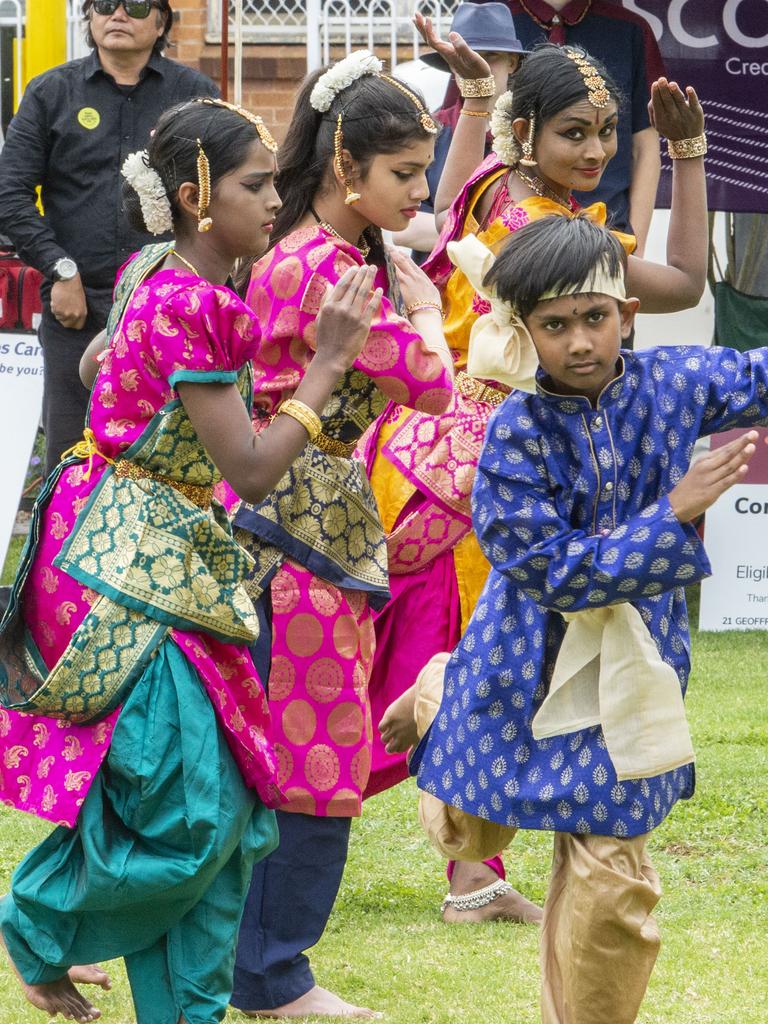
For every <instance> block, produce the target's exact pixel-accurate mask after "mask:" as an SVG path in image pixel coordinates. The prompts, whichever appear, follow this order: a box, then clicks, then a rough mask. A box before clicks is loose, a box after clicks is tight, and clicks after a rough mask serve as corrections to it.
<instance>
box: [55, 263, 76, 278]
mask: <svg viewBox="0 0 768 1024" xmlns="http://www.w3.org/2000/svg"><path fill="white" fill-rule="evenodd" d="M53 269H54V271H55V273H56V277H57V278H58V279H59V280H60V281H71V280H72V278H73V277H75V276H76V275H77V264H76V263H75V261H74V260H70V259H67V258H64V259H62V260H59V261H58V263H57V264H56V266H55V267H54V268H53Z"/></svg>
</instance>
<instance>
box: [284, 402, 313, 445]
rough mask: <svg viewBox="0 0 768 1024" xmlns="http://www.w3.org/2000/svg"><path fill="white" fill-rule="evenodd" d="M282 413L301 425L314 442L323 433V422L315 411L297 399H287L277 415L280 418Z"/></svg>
mask: <svg viewBox="0 0 768 1024" xmlns="http://www.w3.org/2000/svg"><path fill="white" fill-rule="evenodd" d="M280 413H285V415H286V416H290V417H291V418H292V419H294V420H296V421H297V422H298V423H300V424H301V425H302V427H304V429H305V430H306V432H307V433H308V434H309V440H310V441H314V440H315V438H316V437H319V436H320V434H321V433H322V432H323V424H322V421H321V420H320V417H319V416H318V415H317V413H316V412H315V410H314V409H310V407H309V406H308V405H305V404H304V402H300V401H299V400H298V399H297V398H287V399H286V400H285V401H284V402H282V403H281V404H280V407H279V408H278V410H277V412H276V413H275V415H276V416H279V415H280Z"/></svg>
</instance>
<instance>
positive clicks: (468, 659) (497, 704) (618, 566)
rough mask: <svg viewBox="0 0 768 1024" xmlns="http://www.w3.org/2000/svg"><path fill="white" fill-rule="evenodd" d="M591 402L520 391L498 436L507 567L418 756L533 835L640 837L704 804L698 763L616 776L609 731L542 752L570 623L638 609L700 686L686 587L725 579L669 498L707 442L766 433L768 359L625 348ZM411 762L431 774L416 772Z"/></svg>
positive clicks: (488, 491) (446, 797)
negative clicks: (687, 806)
mask: <svg viewBox="0 0 768 1024" xmlns="http://www.w3.org/2000/svg"><path fill="white" fill-rule="evenodd" d="M623 360H624V365H623V372H621V374H620V375H619V376H618V377H617V378H616V379H615V380H614V381H612V382H611V383H610V384H609V385H608V386H607V387H606V388H605V389H604V390H603V392H602V394H601V395H600V398H599V400H598V402H597V404H596V407H595V408H593V407H592V406H591V404H590V403H589V401H588V400H587V399H586V398H578V397H563V396H561V395H556V394H552V393H551V392H549V391H548V390H547V389H546V387H545V386H544V384H543V380H544V378H543V377H541V376H540V379H539V382H538V389H537V393H536V394H535V395H529V394H524V393H522V392H514V393H513V394H512V395H510V397H509V398H508V399H507V400H506V401H505V402H504V403H503V404H502V405H501V406H500V407H499V409H498V410H497V411H496V412H495V413H494V415H493V417H492V419H491V421H490V424H489V426H488V433H487V435H486V441H485V447H484V449H483V453H482V456H481V458H480V464H479V467H478V474H477V479H476V482H475V487H474V492H473V521H474V526H475V530H476V531H477V535H478V537H479V539H480V544H481V546H482V548H483V551H484V552H485V555H486V556H487V558H488V559H489V561H490V562H491V565H492V571H491V574H490V576H489V578H488V582H487V584H486V587H485V590H484V591H483V594H482V596H481V598H480V600H479V602H478V604H477V607H476V609H475V612H474V615H473V617H472V620H471V622H470V624H469V626H468V627H467V631H466V633H465V634H464V636H463V637H462V639H461V641H460V643H459V645H458V647H457V648H456V649H455V650H454V652H453V654H452V656H451V659H450V661H449V664H448V668H447V672H446V677H445V692H444V696H443V701H442V704H441V706H440V709H439V711H438V714H437V717H436V718H435V721H434V724H433V725H432V728H431V730H430V732H429V734H428V736H427V737H425V739H424V740H423V741H422V743H421V744H420V746H419V749H418V750H417V752H416V755H415V758H414V760H415V761H416V762H417V764H418V782H419V786H420V787H421V788H422V789H425V790H426V791H427V792H429V793H432V794H433V795H435V796H437V797H438V798H439V799H440V800H443V801H444V802H445V803H448V804H452V805H454V806H456V807H459V808H462V809H463V810H465V811H468V812H469V813H471V814H474V815H477V816H479V817H481V818H488V819H491V820H492V821H496V822H499V823H501V824H504V825H511V826H518V827H520V828H532V829H551V830H556V831H560V832H581V833H586V832H594V833H598V834H601V835H614V836H634V835H639V834H642V833H644V832H649V831H650V830H651V829H653V828H654V827H655V826H657V825H658V824H659V822H661V821H662V820H663V819H664V818H665V817H666V815H667V814H668V813H669V811H670V809H671V808H672V806H673V804H674V803H675V801H676V800H678V799H680V798H683V799H685V798H688V797H690V796H691V795H692V794H693V788H694V769H693V765H692V764H691V765H686V766H684V767H682V768H679V769H677V770H675V771H670V772H666V773H665V774H663V775H658V776H656V777H654V778H648V779H638V780H630V781H625V782H618V781H617V778H616V773H615V771H614V769H613V765H612V763H611V760H610V758H609V756H608V752H607V750H606V745H605V740H604V737H603V734H602V730H601V729H600V728H599V727H594V728H590V729H583V730H581V731H580V732H574V733H570V734H568V735H565V736H556V737H554V738H551V739H546V740H539V741H536V740H534V739H533V736H532V733H531V722H532V720H533V717H534V715H535V714H536V712H537V710H538V709H539V707H540V705H541V702H542V700H543V698H544V696H545V694H546V692H547V687H548V684H549V680H550V678H551V675H552V671H553V668H554V665H555V661H556V660H557V655H558V651H559V648H560V644H561V642H562V638H563V635H564V632H565V622H564V620H563V618H562V615H561V614H560V612H575V611H579V610H581V609H585V608H594V607H600V606H604V605H610V604H615V603H618V602H621V601H631V602H632V604H633V605H634V606H635V608H637V610H638V611H639V613H640V615H641V616H642V618H643V621H644V622H645V623H646V625H647V626H648V629H649V631H650V633H651V636H652V637H653V638H654V640H655V642H656V644H657V646H658V649H659V652H660V654H661V656H662V658H663V659H664V660H665V661H666V662H668V663H669V664H670V665H672V666H673V667H674V669H675V671H676V672H677V674H678V677H679V679H680V685H681V687H682V688H683V691H685V687H686V684H687V680H688V672H689V668H690V659H689V635H688V617H687V612H686V606H685V595H684V590H683V588H684V586H685V585H687V584H690V583H693V582H695V581H697V580H700V579H702V578H703V577H704V576H706V575H708V574H709V571H710V568H709V562H708V560H707V557H706V554H705V552H704V549H703V546H702V544H701V541H700V540H699V538H698V535H697V533H696V531H695V530H694V528H693V527H692V526H690V525H681V524H680V523H679V522H678V520H677V518H676V517H675V515H674V513H673V512H672V510H671V507H670V504H669V500H668V499H667V497H666V495H667V494H668V493H669V491H670V490H671V489H672V488H673V487H674V486H675V484H676V483H678V482H679V481H680V480H681V478H682V477H683V476H684V474H685V473H686V471H687V470H688V467H689V464H690V460H691V455H692V452H693V446H694V443H695V441H696V439H697V438H698V437H701V436H703V435H706V434H712V433H715V432H718V431H722V430H727V429H729V428H731V427H737V426H754V425H756V424H764V423H766V422H768V349H757V350H755V351H752V352H748V353H746V354H741V353H738V352H734V351H732V350H731V349H721V348H714V349H708V350H707V349H702V348H692V347H687V348H659V349H653V350H651V351H647V352H642V353H632V352H625V353H623ZM412 767H414V768H415V767H416V765H413V766H412Z"/></svg>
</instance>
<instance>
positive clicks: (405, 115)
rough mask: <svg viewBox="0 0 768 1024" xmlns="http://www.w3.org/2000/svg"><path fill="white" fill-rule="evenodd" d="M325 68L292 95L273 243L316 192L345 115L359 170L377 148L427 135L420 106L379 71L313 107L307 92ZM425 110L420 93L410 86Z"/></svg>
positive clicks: (377, 238) (377, 240) (347, 145)
mask: <svg viewBox="0 0 768 1024" xmlns="http://www.w3.org/2000/svg"><path fill="white" fill-rule="evenodd" d="M326 70H327V68H324V69H321V70H318V71H315V72H313V73H312V74H310V75H308V76H307V78H305V80H304V82H303V83H302V87H301V91H300V92H299V95H298V97H297V98H296V106H295V107H294V110H293V117H292V118H291V123H290V125H289V126H288V131H287V133H286V141H285V143H284V144H283V145H282V146H281V147H280V152H279V153H278V155H277V164H278V167H279V171H278V174H277V177H276V178H275V187H276V188H277V191H278V193H279V195H280V198H281V199H282V200H283V206H282V209H281V210H280V212H279V213H278V215H277V217H276V218H275V230H274V234H273V236H272V245H275V244H276V243H277V242H279V241H280V239H282V238H284V237H285V236H286V235H287V234H288V233H289V232H290V231H292V230H293V228H294V227H295V226H296V224H297V223H298V221H299V220H301V218H302V217H303V216H304V214H305V213H306V212H307V210H308V209H309V207H310V205H311V204H312V201H313V199H314V198H315V196H316V195H317V193H318V192H319V191H320V188H321V186H322V183H323V178H324V176H325V174H326V171H327V170H328V168H329V167H330V166H331V163H332V161H333V136H334V132H335V131H336V123H337V119H338V116H339V114H343V115H344V117H343V120H342V130H343V133H344V149H346V150H348V151H349V153H350V154H351V156H352V157H353V159H354V160H357V161H358V162H359V163H360V164H361V166H362V168H363V173H365V171H366V170H367V167H368V166H369V165H370V163H371V161H372V160H373V158H374V157H375V156H377V155H378V154H379V153H396V152H397V151H398V150H399V149H402V148H403V147H404V146H407V145H408V144H409V143H413V142H416V141H418V140H422V139H428V138H430V137H431V135H430V133H429V132H428V131H427V130H426V129H425V128H424V127H423V125H422V124H421V123H420V121H419V109H418V108H417V106H416V104H415V103H414V102H413V100H412V99H410V98H409V97H408V96H407V95H405V94H404V93H402V92H401V91H400V90H399V89H398V88H396V87H395V86H393V85H392V84H391V83H390V82H388V81H386V79H385V78H381V77H379V76H378V75H364V76H363V77H362V78H358V79H357V81H355V82H353V83H352V84H351V85H349V86H347V88H346V89H343V90H342V91H341V92H340V93H339V94H338V95H337V96H336V97H335V98H334V100H333V103H332V104H331V107H330V109H329V110H327V111H326V112H325V113H321V112H320V111H317V110H315V109H314V108H313V107H312V106H311V105H310V102H309V96H310V93H311V92H312V89H313V88H314V86H315V84H316V83H317V80H318V79H319V78H320V76H321V75H322V74H323V73H324V72H325V71H326ZM408 89H409V91H410V92H412V93H413V94H414V96H416V97H417V98H418V100H419V102H420V103H421V104H422V109H423V110H425V109H426V106H425V105H424V100H423V98H422V97H421V95H420V94H419V93H418V92H417V91H416V90H415V89H413V88H412V87H411V86H408ZM369 235H370V236H371V237H370V239H369V241H370V242H371V243H372V246H373V247H375V248H379V247H380V246H381V235H380V232H379V231H378V229H369Z"/></svg>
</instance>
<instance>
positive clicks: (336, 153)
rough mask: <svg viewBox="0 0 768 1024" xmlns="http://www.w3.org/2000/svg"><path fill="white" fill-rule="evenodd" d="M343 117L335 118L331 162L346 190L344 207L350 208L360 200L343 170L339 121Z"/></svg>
mask: <svg viewBox="0 0 768 1024" xmlns="http://www.w3.org/2000/svg"><path fill="white" fill-rule="evenodd" d="M343 117H344V115H343V114H339V116H338V117H337V118H336V131H335V132H334V133H333V162H334V164H335V166H336V173H337V174H338V176H339V178H341V180H342V181H343V182H344V188H345V189H346V192H347V194H346V196H345V197H344V205H345V206H351V205H352V204H353V203H356V202H358V200H359V199H361V198H362V196H361V195H360V193H359V192H354V191H353V190H352V182H351V180H350V178H349V175H348V174H347V172H346V171H345V170H344V156H343V150H344V132H343V131H342V128H341V121H342V118H343Z"/></svg>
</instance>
